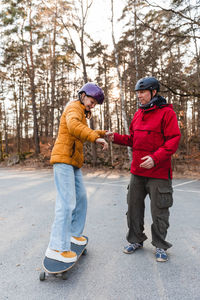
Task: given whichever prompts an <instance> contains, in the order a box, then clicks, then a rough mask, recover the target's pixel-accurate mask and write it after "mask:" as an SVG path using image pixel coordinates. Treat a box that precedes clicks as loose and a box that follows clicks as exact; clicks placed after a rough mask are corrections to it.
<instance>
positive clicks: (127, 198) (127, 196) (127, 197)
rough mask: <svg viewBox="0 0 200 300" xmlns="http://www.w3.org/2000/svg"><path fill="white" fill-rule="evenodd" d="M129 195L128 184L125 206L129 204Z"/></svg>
mask: <svg viewBox="0 0 200 300" xmlns="http://www.w3.org/2000/svg"><path fill="white" fill-rule="evenodd" d="M129 194H130V192H129V184H128V186H127V195H126V200H127V204H128V202H129V197H130V196H129Z"/></svg>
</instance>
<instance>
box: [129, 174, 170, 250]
mask: <svg viewBox="0 0 200 300" xmlns="http://www.w3.org/2000/svg"><path fill="white" fill-rule="evenodd" d="M172 192H173V189H172V183H171V180H170V179H169V180H166V179H157V178H149V177H142V176H137V175H133V174H131V179H130V184H129V188H128V194H127V203H128V212H127V223H128V228H129V230H128V233H127V240H128V242H129V243H141V242H143V241H145V240H146V239H147V237H146V235H145V234H144V232H143V231H144V210H145V197H146V195H147V194H149V197H150V199H151V215H152V221H153V223H152V225H151V234H152V245H154V246H155V247H157V248H162V249H165V250H167V249H168V248H170V247H171V246H172V245H171V244H170V243H168V242H167V241H165V238H166V235H167V229H168V227H169V207H171V206H172V204H173V198H172Z"/></svg>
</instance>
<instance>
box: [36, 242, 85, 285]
mask: <svg viewBox="0 0 200 300" xmlns="http://www.w3.org/2000/svg"><path fill="white" fill-rule="evenodd" d="M84 237H85V238H86V239H87V244H88V237H86V236H84ZM87 244H86V245H76V244H74V243H71V250H72V251H74V252H76V255H77V260H76V261H75V262H70V263H65V262H62V261H58V260H55V259H51V258H48V257H46V256H45V258H44V261H43V269H44V270H45V271H46V272H47V273H48V274H52V275H55V276H56V275H58V274H61V275H62V278H63V279H67V277H66V272H67V271H68V270H70V269H71V268H72V267H73V266H74V265H75V264H76V263H77V262H78V260H79V258H80V257H81V255H82V254H83V255H85V254H86V251H87V249H86V247H87ZM45 278H46V273H45V272H41V273H40V280H41V281H44V280H45Z"/></svg>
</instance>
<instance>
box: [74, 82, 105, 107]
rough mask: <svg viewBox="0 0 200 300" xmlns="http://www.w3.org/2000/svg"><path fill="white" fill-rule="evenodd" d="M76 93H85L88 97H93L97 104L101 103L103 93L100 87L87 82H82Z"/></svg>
mask: <svg viewBox="0 0 200 300" xmlns="http://www.w3.org/2000/svg"><path fill="white" fill-rule="evenodd" d="M78 93H79V94H82V93H86V95H87V96H88V97H92V98H94V99H95V100H96V101H97V102H98V104H102V103H103V100H104V93H103V91H102V89H101V88H100V87H99V86H98V85H97V84H95V83H92V82H88V83H86V84H84V85H83V86H82V88H81V89H80V91H79V92H78Z"/></svg>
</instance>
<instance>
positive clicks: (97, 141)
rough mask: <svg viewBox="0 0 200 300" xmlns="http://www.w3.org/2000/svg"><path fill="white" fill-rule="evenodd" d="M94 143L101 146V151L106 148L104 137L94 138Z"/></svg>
mask: <svg viewBox="0 0 200 300" xmlns="http://www.w3.org/2000/svg"><path fill="white" fill-rule="evenodd" d="M96 143H97V144H100V145H101V146H102V147H103V149H102V150H103V151H104V150H108V143H107V142H106V141H105V140H104V139H102V138H98V139H96Z"/></svg>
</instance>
